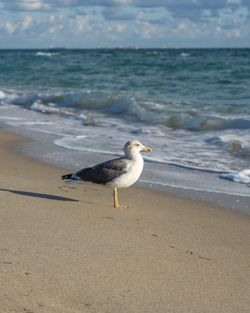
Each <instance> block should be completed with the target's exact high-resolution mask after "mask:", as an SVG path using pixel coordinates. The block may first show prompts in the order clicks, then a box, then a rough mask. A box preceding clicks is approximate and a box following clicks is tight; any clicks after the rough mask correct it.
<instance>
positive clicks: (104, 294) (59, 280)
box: [0, 132, 250, 313]
mask: <svg viewBox="0 0 250 313" xmlns="http://www.w3.org/2000/svg"><path fill="white" fill-rule="evenodd" d="M20 140H22V139H21V138H20V137H18V136H16V135H11V134H8V133H3V132H1V133H0V166H1V177H0V199H1V202H0V236H1V241H0V313H8V312H26V313H40V312H44V313H52V312H53V313H54V312H56V313H64V312H68V313H76V312H98V313H109V312H110V313H112V312H114V313H123V312H124V313H130V312H131V313H134V312H135V313H136V312H144V313H157V312H162V313H167V312H169V313H177V312H178V313H189V312H190V313H196V312H197V313H210V312H211V313H223V312H225V313H249V312H250V218H249V217H247V216H243V215H239V214H236V213H234V212H231V211H228V210H224V209H221V208H217V207H214V206H212V205H211V204H207V203H202V202H198V201H191V200H186V199H180V198H177V197H173V196H169V195H166V194H162V193H158V192H153V191H149V190H144V189H139V188H129V189H126V190H122V191H121V192H120V198H121V202H123V203H124V202H125V203H126V204H128V205H130V208H129V209H126V210H117V209H114V208H113V207H112V204H113V202H112V191H111V190H109V189H106V188H104V187H100V186H94V185H81V186H80V187H78V188H77V189H69V192H68V193H65V192H63V191H61V190H59V189H58V186H59V185H60V184H61V181H60V176H61V174H64V173H66V171H65V170H63V169H60V168H54V167H50V166H48V165H44V164H41V163H39V162H36V161H33V160H30V159H28V158H26V157H24V156H21V155H18V153H16V152H15V151H14V149H13V147H14V146H15V143H16V142H17V141H20ZM10 144H11V147H10Z"/></svg>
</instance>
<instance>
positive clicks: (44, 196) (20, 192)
mask: <svg viewBox="0 0 250 313" xmlns="http://www.w3.org/2000/svg"><path fill="white" fill-rule="evenodd" d="M0 191H6V192H11V193H14V194H17V195H21V196H27V197H34V198H41V199H48V200H56V201H71V202H78V201H79V200H76V199H72V198H67V197H61V196H56V195H51V194H46V193H38V192H30V191H23V190H13V189H3V188H0Z"/></svg>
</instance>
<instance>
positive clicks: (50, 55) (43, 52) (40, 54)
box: [35, 51, 59, 57]
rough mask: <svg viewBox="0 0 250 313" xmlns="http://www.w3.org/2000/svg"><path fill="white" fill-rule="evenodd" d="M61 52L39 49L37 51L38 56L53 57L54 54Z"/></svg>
mask: <svg viewBox="0 0 250 313" xmlns="http://www.w3.org/2000/svg"><path fill="white" fill-rule="evenodd" d="M57 54H59V53H58V52H53V53H52V52H45V51H38V52H36V53H35V55H36V56H43V57H44V56H45V57H52V56H54V55H57Z"/></svg>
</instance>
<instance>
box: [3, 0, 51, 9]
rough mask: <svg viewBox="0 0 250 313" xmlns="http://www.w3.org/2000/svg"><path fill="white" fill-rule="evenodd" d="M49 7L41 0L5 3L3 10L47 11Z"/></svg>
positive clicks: (21, 0)
mask: <svg viewBox="0 0 250 313" xmlns="http://www.w3.org/2000/svg"><path fill="white" fill-rule="evenodd" d="M51 8H52V7H51V5H50V4H49V3H48V2H45V1H43V0H19V1H11V0H10V1H8V2H7V1H6V2H5V3H4V9H5V10H9V11H49V10H51Z"/></svg>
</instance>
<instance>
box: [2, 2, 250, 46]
mask: <svg viewBox="0 0 250 313" xmlns="http://www.w3.org/2000/svg"><path fill="white" fill-rule="evenodd" d="M50 46H65V47H67V48H106V47H118V46H129V47H139V48H155V47H158V48H184V47H187V48H192V47H201V48H205V47H250V0H0V48H48V47H50Z"/></svg>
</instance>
